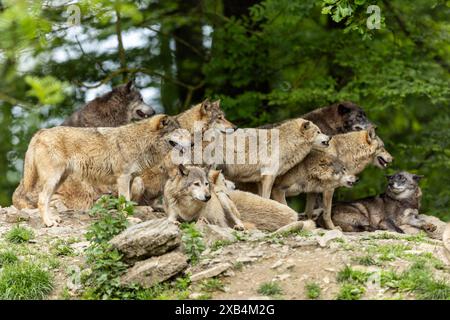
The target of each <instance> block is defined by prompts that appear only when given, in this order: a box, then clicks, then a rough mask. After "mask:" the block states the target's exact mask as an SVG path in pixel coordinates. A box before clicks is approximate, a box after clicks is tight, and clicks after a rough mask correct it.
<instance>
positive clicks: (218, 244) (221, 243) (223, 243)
mask: <svg viewBox="0 0 450 320" xmlns="http://www.w3.org/2000/svg"><path fill="white" fill-rule="evenodd" d="M234 242H235V241H231V240H216V241H214V243H213V244H212V245H211V250H212V251H217V250H219V249H220V248H223V247H226V246H229V245H230V244H233V243H234Z"/></svg>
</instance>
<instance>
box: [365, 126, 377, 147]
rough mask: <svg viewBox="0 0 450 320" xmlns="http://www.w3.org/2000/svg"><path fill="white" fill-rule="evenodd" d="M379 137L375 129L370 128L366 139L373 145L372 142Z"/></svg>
mask: <svg viewBox="0 0 450 320" xmlns="http://www.w3.org/2000/svg"><path fill="white" fill-rule="evenodd" d="M376 137H377V133H376V132H375V129H374V127H369V128H368V129H367V131H366V139H367V143H368V144H372V141H373V140H375V139H376Z"/></svg>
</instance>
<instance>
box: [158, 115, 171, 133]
mask: <svg viewBox="0 0 450 320" xmlns="http://www.w3.org/2000/svg"><path fill="white" fill-rule="evenodd" d="M169 123H170V118H169V116H163V117H161V119H159V125H158V129H159V130H161V129H162V128H164V127H166V126H168V125H169Z"/></svg>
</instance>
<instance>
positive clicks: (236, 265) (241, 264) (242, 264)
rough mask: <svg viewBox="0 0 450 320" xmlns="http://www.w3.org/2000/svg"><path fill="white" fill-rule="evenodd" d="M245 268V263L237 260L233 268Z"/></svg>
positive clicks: (238, 269)
mask: <svg viewBox="0 0 450 320" xmlns="http://www.w3.org/2000/svg"><path fill="white" fill-rule="evenodd" d="M243 268H244V263H243V262H242V261H237V262H235V263H234V264H233V269H234V270H237V271H240V270H242V269H243Z"/></svg>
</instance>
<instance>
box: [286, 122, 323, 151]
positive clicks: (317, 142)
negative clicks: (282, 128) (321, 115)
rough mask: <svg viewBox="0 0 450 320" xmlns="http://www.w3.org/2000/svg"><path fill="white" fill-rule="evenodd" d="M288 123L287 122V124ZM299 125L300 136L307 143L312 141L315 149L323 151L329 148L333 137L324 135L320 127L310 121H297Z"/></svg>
mask: <svg viewBox="0 0 450 320" xmlns="http://www.w3.org/2000/svg"><path fill="white" fill-rule="evenodd" d="M286 123H287V122H286ZM297 123H298V125H299V130H300V134H301V135H302V136H303V137H304V138H305V140H307V141H311V142H312V145H313V149H323V148H327V147H328V146H329V143H330V140H331V137H329V136H327V135H325V134H323V133H322V132H321V131H320V129H319V127H318V126H316V125H315V124H314V123H312V122H311V121H309V120H305V119H301V118H299V119H297Z"/></svg>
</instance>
